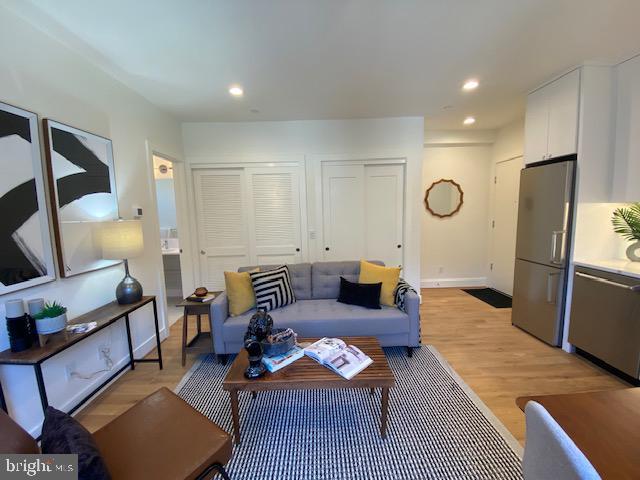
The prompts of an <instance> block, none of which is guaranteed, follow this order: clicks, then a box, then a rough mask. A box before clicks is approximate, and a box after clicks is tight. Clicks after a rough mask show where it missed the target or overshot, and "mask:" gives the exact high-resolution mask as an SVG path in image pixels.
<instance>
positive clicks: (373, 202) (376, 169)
mask: <svg viewBox="0 0 640 480" xmlns="http://www.w3.org/2000/svg"><path fill="white" fill-rule="evenodd" d="M364 171H365V191H366V207H365V212H366V213H365V217H366V226H365V232H366V233H365V237H366V254H365V258H368V259H372V260H382V261H383V262H384V263H385V265H388V266H402V258H403V255H402V252H403V248H404V245H403V244H402V238H403V228H404V226H403V223H404V218H403V217H404V215H403V213H404V165H367V166H365V169H364Z"/></svg>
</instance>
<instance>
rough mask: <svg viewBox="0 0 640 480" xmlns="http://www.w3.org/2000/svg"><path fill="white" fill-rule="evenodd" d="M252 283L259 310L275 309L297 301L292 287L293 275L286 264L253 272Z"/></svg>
mask: <svg viewBox="0 0 640 480" xmlns="http://www.w3.org/2000/svg"><path fill="white" fill-rule="evenodd" d="M249 275H251V284H252V285H253V291H254V293H255V294H256V308H257V309H258V310H266V311H267V312H268V311H269V310H274V309H276V308H280V307H284V306H285V305H291V304H292V303H295V301H296V296H295V295H294V293H293V288H291V276H290V275H289V269H288V268H287V266H286V265H283V266H281V267H278V268H275V269H273V270H268V271H266V272H253V273H249Z"/></svg>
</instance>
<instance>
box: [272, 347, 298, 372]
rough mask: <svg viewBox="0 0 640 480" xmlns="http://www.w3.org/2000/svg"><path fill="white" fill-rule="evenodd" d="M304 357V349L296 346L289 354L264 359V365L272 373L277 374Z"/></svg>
mask: <svg viewBox="0 0 640 480" xmlns="http://www.w3.org/2000/svg"><path fill="white" fill-rule="evenodd" d="M303 356H304V348H302V347H300V346H299V345H296V346H294V347H293V348H292V349H291V350H289V351H288V352H285V353H283V354H281V355H275V356H273V357H266V356H265V357H262V363H263V364H264V366H265V367H266V368H267V370H269V371H270V372H271V373H273V372H277V371H278V370H280V369H281V368H284V367H286V366H287V365H289V364H291V363H293V362H295V361H296V360H298V359H299V358H302V357H303Z"/></svg>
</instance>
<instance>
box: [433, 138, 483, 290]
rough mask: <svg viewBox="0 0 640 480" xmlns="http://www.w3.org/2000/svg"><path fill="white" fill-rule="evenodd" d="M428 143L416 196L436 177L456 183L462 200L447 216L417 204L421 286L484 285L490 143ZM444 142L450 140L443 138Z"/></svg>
mask: <svg viewBox="0 0 640 480" xmlns="http://www.w3.org/2000/svg"><path fill="white" fill-rule="evenodd" d="M440 138H447V139H450V138H456V139H458V141H462V142H463V145H462V146H457V145H450V146H439V145H438V144H434V145H428V146H427V147H426V148H425V149H424V159H423V168H422V187H423V188H422V191H421V192H420V193H421V197H422V198H421V200H423V199H424V194H425V191H426V189H427V188H429V186H430V185H431V184H432V183H433V182H434V181H437V180H440V179H441V178H445V179H452V180H454V181H455V182H457V183H459V184H460V186H461V188H462V191H463V192H464V203H463V205H462V208H461V209H460V211H459V212H458V213H456V214H455V215H454V216H452V217H447V218H438V217H435V216H433V215H431V214H430V213H429V212H428V211H427V210H426V209H425V208H424V203H422V205H421V207H422V208H421V217H422V222H421V223H422V282H421V284H422V286H423V287H453V286H477V285H486V282H487V252H488V237H489V234H488V230H487V222H488V218H489V178H490V177H489V175H490V171H491V155H492V146H491V144H490V143H487V144H471V145H469V144H466V142H464V139H463V140H459V137H457V136H453V135H449V136H446V137H444V136H443V137H440ZM445 143H447V144H449V141H447V142H445Z"/></svg>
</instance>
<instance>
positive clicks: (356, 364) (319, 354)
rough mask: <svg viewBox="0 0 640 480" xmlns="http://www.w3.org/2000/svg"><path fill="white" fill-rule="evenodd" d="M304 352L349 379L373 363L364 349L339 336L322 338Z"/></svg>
mask: <svg viewBox="0 0 640 480" xmlns="http://www.w3.org/2000/svg"><path fill="white" fill-rule="evenodd" d="M304 353H305V355H308V356H309V357H311V358H313V359H314V360H316V361H317V362H318V363H320V364H322V365H324V366H325V367H328V368H330V369H331V370H333V371H334V372H336V373H337V374H338V375H340V376H342V377H344V378H346V379H347V380H351V379H352V378H353V377H355V376H356V375H357V374H358V373H360V372H361V371H362V370H364V369H365V368H367V367H368V366H369V365H371V364H372V363H373V360H371V358H369V357H368V356H367V355H365V354H364V353H363V352H362V350H360V349H359V348H357V347H354V346H353V345H347V344H346V343H345V342H343V341H342V340H340V339H339V338H327V337H325V338H322V339H320V340H318V341H317V342H315V343H312V344H311V345H309V346H308V347H307V348H305V349H304Z"/></svg>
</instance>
